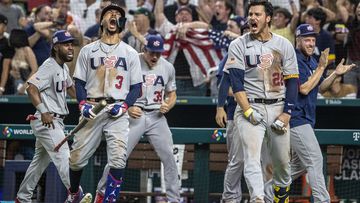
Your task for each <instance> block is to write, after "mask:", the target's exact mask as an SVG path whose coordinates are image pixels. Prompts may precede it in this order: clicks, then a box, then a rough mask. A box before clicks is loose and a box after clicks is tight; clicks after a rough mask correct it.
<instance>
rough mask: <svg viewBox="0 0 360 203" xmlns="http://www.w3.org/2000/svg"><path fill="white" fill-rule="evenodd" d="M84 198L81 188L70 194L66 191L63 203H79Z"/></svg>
mask: <svg viewBox="0 0 360 203" xmlns="http://www.w3.org/2000/svg"><path fill="white" fill-rule="evenodd" d="M84 196H85V195H84V192H83V190H82V188H81V187H79V190H78V191H77V192H76V193H71V192H70V191H69V190H68V196H67V198H66V200H65V203H80V201H81V200H82V199H83V197H84Z"/></svg>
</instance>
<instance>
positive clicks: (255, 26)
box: [249, 21, 258, 32]
mask: <svg viewBox="0 0 360 203" xmlns="http://www.w3.org/2000/svg"><path fill="white" fill-rule="evenodd" d="M249 25H250V31H251V32H257V31H258V24H257V23H256V22H255V21H252V22H249Z"/></svg>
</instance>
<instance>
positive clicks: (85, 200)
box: [80, 193, 92, 203]
mask: <svg viewBox="0 0 360 203" xmlns="http://www.w3.org/2000/svg"><path fill="white" fill-rule="evenodd" d="M91 202H92V195H91V194H90V193H86V194H85V195H84V197H83V198H82V199H81V201H80V203H91Z"/></svg>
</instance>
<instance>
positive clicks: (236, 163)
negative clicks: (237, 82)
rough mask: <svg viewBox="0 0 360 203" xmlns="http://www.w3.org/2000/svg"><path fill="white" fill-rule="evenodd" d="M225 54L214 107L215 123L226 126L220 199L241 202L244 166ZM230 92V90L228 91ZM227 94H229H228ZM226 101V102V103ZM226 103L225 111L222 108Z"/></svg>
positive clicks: (220, 67) (219, 74)
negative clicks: (224, 169) (222, 184)
mask: <svg viewBox="0 0 360 203" xmlns="http://www.w3.org/2000/svg"><path fill="white" fill-rule="evenodd" d="M226 60H227V55H226V56H225V57H224V58H223V60H222V61H221V62H220V64H219V71H218V75H217V76H218V81H220V82H219V83H220V84H219V94H218V105H217V108H216V116H215V120H216V123H217V124H218V125H219V126H220V127H222V128H224V127H225V126H226V146H227V150H228V165H227V167H226V171H225V176H224V192H223V194H222V200H223V201H224V202H231V201H234V202H241V196H242V191H241V175H242V172H243V168H244V161H243V157H244V155H243V152H242V149H241V142H240V136H239V134H238V133H237V129H236V125H235V123H234V121H233V120H234V112H235V108H236V102H235V100H234V97H233V96H232V94H229V91H231V90H229V87H230V78H229V75H228V74H226V73H224V72H223V68H224V65H225V62H226ZM230 93H231V92H230ZM228 95H229V96H228ZM226 102H227V103H226ZM225 103H226V107H227V108H226V112H225V109H224V106H225Z"/></svg>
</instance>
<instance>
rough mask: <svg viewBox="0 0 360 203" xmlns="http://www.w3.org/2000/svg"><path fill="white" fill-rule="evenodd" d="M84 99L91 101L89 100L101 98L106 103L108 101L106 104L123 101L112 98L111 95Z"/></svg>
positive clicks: (97, 100)
mask: <svg viewBox="0 0 360 203" xmlns="http://www.w3.org/2000/svg"><path fill="white" fill-rule="evenodd" d="M86 100H88V101H91V102H99V101H101V100H105V101H106V103H108V104H113V103H116V102H122V101H124V100H122V99H114V98H112V97H98V98H87V99H86Z"/></svg>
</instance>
